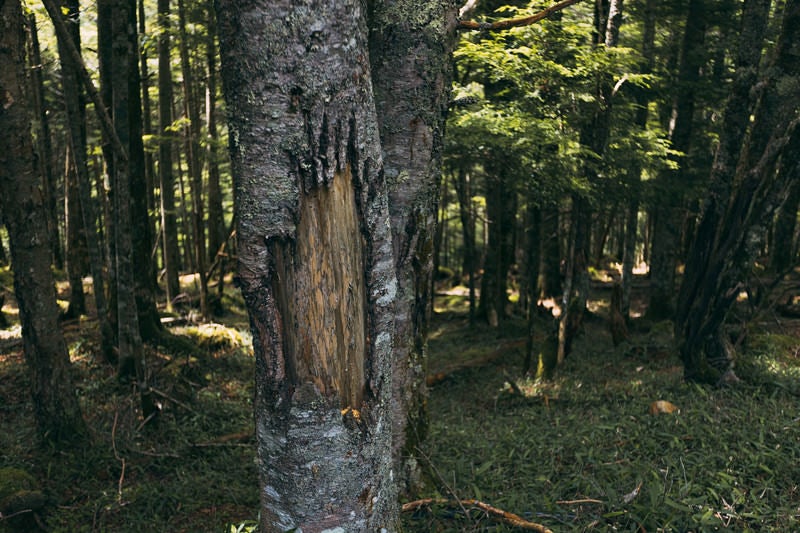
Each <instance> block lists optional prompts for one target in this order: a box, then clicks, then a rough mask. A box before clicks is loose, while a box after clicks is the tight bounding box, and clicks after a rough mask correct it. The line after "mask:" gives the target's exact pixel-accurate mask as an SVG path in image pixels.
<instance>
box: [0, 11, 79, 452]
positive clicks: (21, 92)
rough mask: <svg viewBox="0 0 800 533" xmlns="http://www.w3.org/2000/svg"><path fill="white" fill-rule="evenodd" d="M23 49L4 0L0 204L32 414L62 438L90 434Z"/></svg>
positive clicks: (0, 17) (16, 18)
mask: <svg viewBox="0 0 800 533" xmlns="http://www.w3.org/2000/svg"><path fill="white" fill-rule="evenodd" d="M24 50H25V41H24V26H23V19H22V11H21V7H20V3H19V2H17V1H15V0H4V1H2V2H0V208H1V209H2V213H3V217H4V222H5V224H6V227H7V228H8V234H9V238H10V240H11V256H12V263H13V267H14V289H15V293H16V296H17V301H18V303H19V311H20V322H21V323H22V337H23V347H24V351H25V360H26V362H27V365H28V370H29V373H30V376H31V393H32V396H33V405H34V414H35V416H36V421H37V424H38V427H39V433H40V436H41V437H43V438H44V439H45V440H49V441H54V442H59V441H67V440H73V439H76V438H82V437H85V435H86V426H85V424H84V421H83V418H82V417H81V412H80V407H79V405H78V400H77V398H76V397H75V393H74V389H73V386H72V379H71V377H70V374H69V354H68V353H67V347H66V344H65V342H64V337H63V335H62V333H61V328H60V326H59V324H58V307H57V306H56V293H55V285H54V283H53V274H52V272H51V270H50V260H51V250H50V240H49V236H48V234H47V223H46V218H45V212H44V210H45V206H44V202H43V197H42V194H41V192H40V191H39V187H40V183H39V180H38V179H36V177H35V176H34V175H33V149H32V141H31V130H30V118H29V117H28V103H27V101H26V94H25V57H24Z"/></svg>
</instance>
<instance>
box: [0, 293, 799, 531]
mask: <svg viewBox="0 0 800 533" xmlns="http://www.w3.org/2000/svg"><path fill="white" fill-rule="evenodd" d="M464 301H465V298H464V297H463V296H462V297H458V296H453V295H451V296H448V298H447V299H445V298H440V299H438V302H437V306H440V307H438V308H439V309H440V310H441V312H439V313H437V314H436V315H435V316H434V318H433V321H432V324H431V327H430V341H429V354H430V369H431V372H434V373H435V372H439V371H443V370H444V371H447V375H446V377H445V378H444V379H443V380H442V381H440V382H439V383H438V384H437V385H435V386H434V387H433V388H432V390H431V392H430V399H429V410H430V415H431V424H430V434H429V437H428V440H427V441H425V442H424V443H423V444H422V446H421V449H420V455H421V457H422V464H423V467H424V469H425V477H426V479H427V485H426V487H425V488H424V489H423V491H422V492H420V494H418V495H416V496H417V497H420V498H422V497H442V498H446V499H454V498H461V499H466V498H475V499H478V500H481V501H483V502H485V503H487V504H490V505H493V506H495V507H497V508H501V509H504V510H506V511H508V512H512V513H515V514H517V515H519V516H522V517H523V518H525V519H527V520H530V521H533V522H538V523H541V524H543V525H545V526H547V527H549V528H551V529H552V530H553V531H776V532H782V531H794V530H800V414H798V411H797V405H798V398H797V395H798V394H799V393H800V392H798V391H800V389H798V385H796V383H797V380H798V377H800V375H799V374H800V357H799V356H798V353H800V339H798V337H797V336H795V335H793V334H792V332H791V331H788V330H787V331H775V332H772V331H767V330H766V329H765V330H764V331H761V332H758V333H757V334H752V335H751V338H750V340H749V341H748V343H747V344H746V346H745V347H744V350H743V356H742V357H741V358H740V360H739V361H738V365H737V368H738V371H739V374H740V376H741V377H743V378H746V379H745V380H744V382H743V383H741V384H740V385H738V386H736V387H734V388H724V389H717V388H711V387H702V386H697V385H693V384H687V383H685V382H684V381H683V379H682V373H681V367H680V365H679V362H678V360H677V357H676V355H675V354H674V353H673V351H672V348H671V339H670V338H669V335H670V330H671V328H670V327H669V325H663V324H656V325H652V326H651V327H650V328H648V330H647V332H645V333H642V332H641V329H642V328H634V331H638V333H636V334H635V336H634V338H633V340H632V342H631V343H629V344H625V345H622V346H620V347H619V348H617V349H615V348H613V347H612V345H611V340H610V336H609V334H608V332H607V331H606V329H605V325H604V323H603V322H602V321H601V320H598V319H597V318H593V319H591V320H590V321H589V322H588V323H587V329H586V331H585V332H584V333H583V335H582V336H581V337H580V338H579V339H578V340H577V342H576V345H575V351H574V353H573V354H572V355H570V356H569V358H568V359H567V360H566V362H565V364H564V366H563V367H562V368H560V369H558V371H557V372H556V374H555V377H554V378H553V379H552V380H549V381H535V380H532V379H529V378H524V377H520V376H519V373H520V367H521V365H522V361H523V356H524V342H521V340H522V339H523V334H524V331H525V324H524V323H523V321H522V320H520V319H513V318H512V319H510V320H508V321H506V322H504V323H503V325H502V327H501V328H499V330H496V329H492V328H490V327H488V326H486V325H481V324H476V325H469V324H468V321H467V319H466V311H465V309H466V307H465V305H464ZM234 303H235V302H234ZM227 318H231V320H232V322H233V323H234V324H235V328H232V329H228V328H226V327H225V326H222V325H210V326H199V327H198V326H185V327H182V328H176V329H175V330H174V332H175V333H177V334H180V335H182V336H184V337H185V338H186V339H188V340H187V342H192V343H194V344H195V345H196V346H197V349H196V350H195V351H193V352H192V353H190V354H187V353H185V352H181V353H176V354H172V353H169V352H167V351H166V350H165V349H164V348H158V349H156V348H150V351H149V353H148V355H149V358H150V364H151V368H152V369H153V380H152V383H153V386H154V387H155V388H156V389H157V390H158V391H159V392H160V393H161V396H159V399H160V400H161V401H162V404H163V407H164V408H163V412H162V414H161V416H160V419H159V421H158V423H157V425H154V426H150V425H145V426H143V427H142V420H141V416H140V414H139V412H138V409H137V403H136V396H135V395H134V394H133V393H132V391H131V389H130V388H127V387H125V386H122V385H119V384H118V383H117V381H116V379H115V377H114V369H113V368H110V367H109V366H108V365H106V364H105V363H103V362H102V361H100V360H99V359H98V358H97V357H96V355H95V354H97V353H98V349H97V348H98V346H97V342H96V340H95V339H97V331H96V326H95V325H94V324H93V323H92V322H90V321H81V322H80V323H78V324H77V325H73V326H70V327H69V328H68V329H67V332H68V345H69V349H70V355H71V358H72V361H73V364H74V368H75V374H76V382H77V388H78V394H79V396H80V399H81V404H82V407H83V410H84V414H85V416H86V418H87V422H88V424H89V426H90V428H91V432H92V441H91V444H90V445H88V446H84V447H81V448H79V449H72V450H66V451H55V450H49V449H41V448H38V447H36V445H35V442H36V438H35V428H34V426H33V413H32V408H31V405H30V401H29V398H28V394H29V392H28V387H29V383H28V380H27V375H26V373H25V369H24V364H23V360H22V355H21V353H20V350H21V347H20V346H19V345H14V344H13V343H10V344H7V346H8V348H7V349H6V350H5V352H4V353H3V354H2V355H0V399H1V401H0V427H2V431H0V450H2V451H3V453H2V455H0V469H2V468H18V469H21V470H24V471H25V472H28V473H29V474H30V475H31V476H32V477H33V478H34V479H35V480H36V482H37V484H38V487H37V488H38V489H41V490H42V491H43V493H44V494H45V495H46V497H47V498H48V503H47V505H46V507H45V509H44V511H42V513H41V519H42V521H43V523H44V524H45V526H46V528H47V530H48V531H51V532H54V533H57V532H91V531H113V532H151V531H153V532H162V531H163V532H173V531H177V532H180V531H186V532H201V531H202V532H206V531H207V532H223V531H224V532H226V533H229V532H231V531H253V530H254V525H255V522H254V520H255V519H256V518H257V516H258V481H257V472H256V467H255V450H254V439H253V437H252V433H253V422H252V418H253V417H252V393H253V390H252V387H253V385H252V383H253V379H252V377H253V371H254V369H253V358H252V355H251V353H250V347H249V342H250V341H249V334H248V333H247V332H246V331H243V329H246V320H243V318H242V315H241V312H240V309H238V308H237V312H236V314H234V315H231V317H226V319H225V320H223V322H228V320H227ZM548 327H550V326H549V325H548V324H545V323H542V324H539V325H538V330H537V340H538V341H542V340H543V338H544V334H545V333H546V332H547V328H548ZM16 334H17V335H18V331H17V333H16ZM489 354H492V355H493V357H491V358H487V357H486V356H487V355H489ZM475 360H480V361H481V363H480V365H479V366H471V367H467V368H464V369H462V370H457V371H453V368H455V367H457V366H458V365H460V364H463V363H464V362H467V361H475ZM487 361H490V362H487ZM509 380H513V381H514V384H515V385H516V386H517V388H518V389H519V390H520V391H521V392H522V394H519V393H516V392H514V391H513V388H512V387H511V386H510V385H509ZM656 400H667V401H670V402H672V403H673V404H675V405H677V406H678V407H679V409H680V411H679V412H677V413H674V414H670V415H663V414H662V415H651V414H649V406H650V404H651V403H652V402H653V401H656ZM466 511H467V513H466V514H465V513H464V511H463V510H462V509H459V508H457V507H456V508H455V509H454V508H451V507H446V506H430V507H422V508H420V509H419V510H417V511H416V512H413V513H404V515H403V526H404V528H405V531H406V532H408V533H415V532H435V531H438V532H446V531H449V532H462V531H465V532H468V531H475V532H478V531H481V532H482V531H498V532H500V531H513V529H511V528H510V527H509V526H506V525H504V524H502V523H500V522H498V521H496V520H495V519H493V518H490V517H487V516H486V515H485V514H484V513H483V512H482V511H478V510H474V509H469V508H467V509H466ZM3 525H4V524H3V522H2V521H0V531H2V527H3ZM6 525H7V524H6ZM6 529H7V530H9V529H8V528H6ZM10 531H14V529H13V528H12V529H10ZM26 531H27V530H26Z"/></svg>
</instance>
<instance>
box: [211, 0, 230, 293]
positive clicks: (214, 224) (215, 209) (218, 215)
mask: <svg viewBox="0 0 800 533" xmlns="http://www.w3.org/2000/svg"><path fill="white" fill-rule="evenodd" d="M206 9H207V14H206V17H207V20H208V27H207V30H206V31H207V32H208V36H207V37H206V74H207V78H206V128H207V129H208V138H207V143H208V146H207V148H206V158H207V159H208V251H209V262H210V263H214V262H215V261H217V260H221V259H222V258H218V257H217V252H218V251H219V250H220V248H222V246H223V245H224V244H225V241H226V240H227V239H228V233H227V228H226V227H225V216H224V212H223V210H222V188H221V186H220V171H219V154H218V150H217V146H218V144H219V133H218V132H217V41H216V35H217V18H216V15H215V14H214V2H213V1H211V0H208V3H207V5H206ZM222 266H223V265H220V269H219V273H220V275H219V284H220V286H221V285H222V284H223V278H224V277H225V269H224V268H222ZM218 290H221V289H218ZM220 294H221V292H220Z"/></svg>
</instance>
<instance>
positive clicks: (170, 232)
mask: <svg viewBox="0 0 800 533" xmlns="http://www.w3.org/2000/svg"><path fill="white" fill-rule="evenodd" d="M169 13H170V10H169V0H158V135H159V138H158V181H159V188H160V191H161V194H160V198H161V232H162V236H163V239H164V240H163V241H162V243H163V247H164V269H165V270H166V278H165V279H166V282H165V285H166V289H167V308H168V309H172V301H173V300H174V299H175V297H176V296H178V294H179V293H180V284H179V282H178V270H179V265H180V251H179V249H178V222H177V216H176V212H175V178H174V175H173V168H172V148H173V137H174V136H173V134H172V131H171V126H172V105H173V102H172V68H171V66H170V21H169Z"/></svg>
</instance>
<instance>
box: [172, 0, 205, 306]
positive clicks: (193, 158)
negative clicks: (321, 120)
mask: <svg viewBox="0 0 800 533" xmlns="http://www.w3.org/2000/svg"><path fill="white" fill-rule="evenodd" d="M178 33H179V35H180V43H179V45H180V46H179V48H180V55H181V72H182V73H183V99H184V106H185V108H186V114H187V117H188V118H189V125H188V139H187V147H188V154H187V155H188V161H189V176H190V178H191V180H190V182H189V183H190V185H191V190H192V233H193V235H194V261H195V268H197V277H198V278H199V280H200V314H201V315H202V316H203V317H208V280H207V279H206V233H205V216H204V214H203V212H204V209H203V167H202V163H201V160H200V110H199V105H198V102H197V96H196V92H195V90H194V87H195V82H194V76H193V75H192V65H191V63H190V62H189V43H188V41H187V39H188V34H187V33H186V8H185V6H184V0H178Z"/></svg>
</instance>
